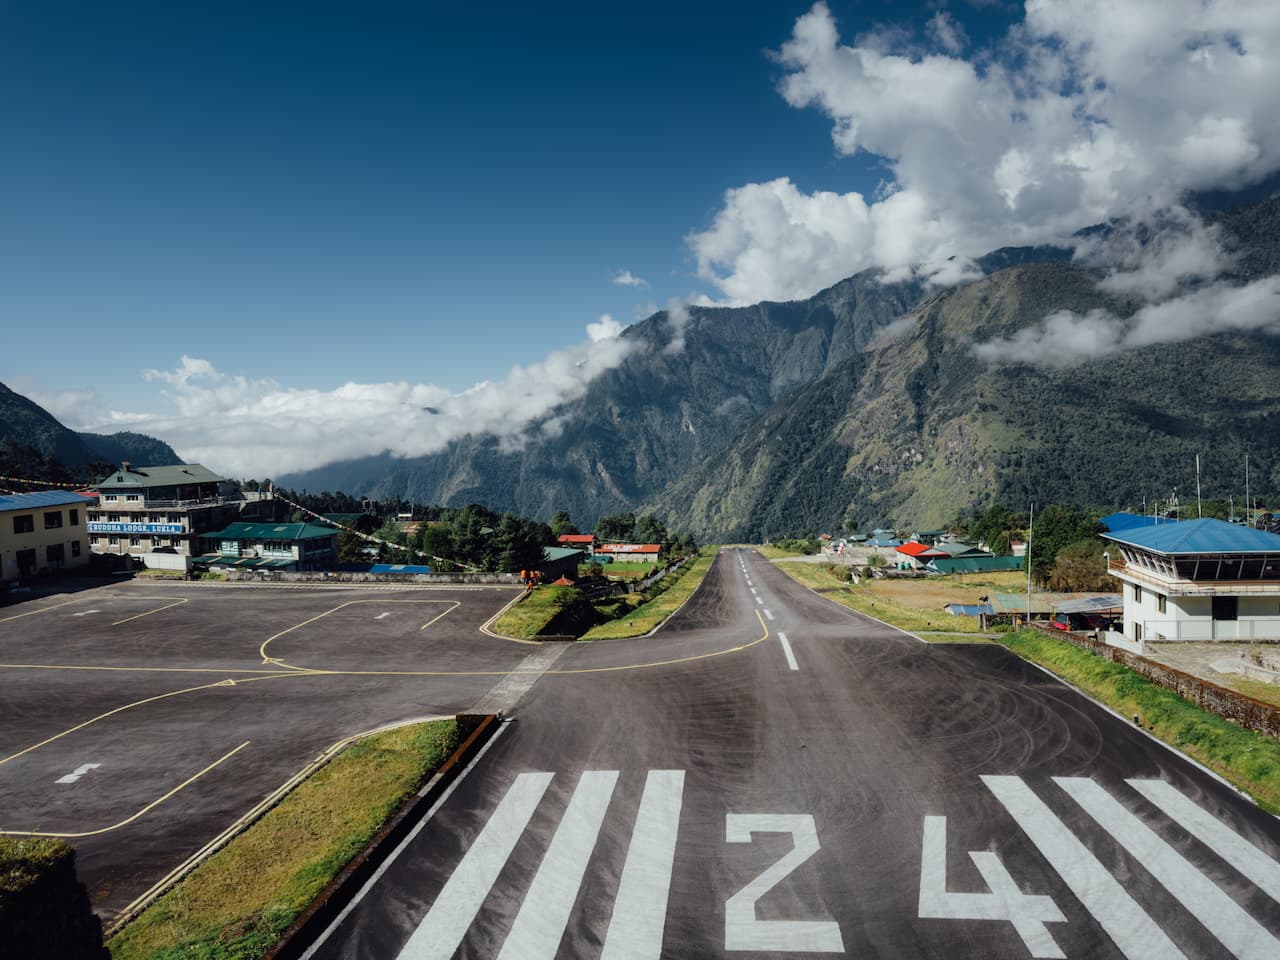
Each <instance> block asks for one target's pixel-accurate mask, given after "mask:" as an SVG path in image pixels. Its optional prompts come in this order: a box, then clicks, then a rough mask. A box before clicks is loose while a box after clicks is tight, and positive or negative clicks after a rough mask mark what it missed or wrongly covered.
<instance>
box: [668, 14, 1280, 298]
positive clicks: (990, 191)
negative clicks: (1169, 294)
mask: <svg viewBox="0 0 1280 960" xmlns="http://www.w3.org/2000/svg"><path fill="white" fill-rule="evenodd" d="M953 24H954V21H952V20H951V19H950V18H949V17H947V16H946V15H944V14H938V15H936V16H935V17H934V19H933V20H932V21H930V24H929V27H928V29H927V34H928V36H929V38H930V39H931V40H932V44H933V45H932V47H931V48H930V50H932V52H929V51H928V50H926V51H924V52H922V51H921V50H920V49H919V48H918V47H916V46H915V45H914V44H915V41H914V40H913V39H912V38H911V37H909V36H906V35H899V34H895V33H892V32H885V31H879V32H877V33H876V34H875V35H874V36H870V37H860V38H858V39H857V40H855V41H853V42H852V43H844V42H842V41H841V39H840V36H839V31H838V29H837V25H836V23H835V20H834V19H833V17H832V15H831V13H830V11H829V10H828V8H827V7H826V5H825V4H823V3H819V4H817V5H815V6H814V7H813V8H812V10H810V12H809V13H807V14H805V15H804V16H802V17H801V18H800V19H799V20H797V22H796V24H795V29H794V31H793V34H792V37H791V39H790V40H788V41H787V42H786V43H785V44H784V45H783V46H782V49H781V50H780V51H779V53H778V54H777V60H778V62H779V63H780V64H781V65H782V66H783V68H784V69H785V70H786V74H785V76H784V77H783V79H782V81H781V84H780V92H781V94H782V96H783V97H784V98H785V99H786V101H787V102H788V103H789V104H791V105H792V106H794V107H797V108H808V107H815V108H817V109H819V110H821V111H822V112H823V113H825V114H826V115H827V116H828V117H829V118H830V119H831V121H832V140H833V142H834V144H835V148H836V151H837V153H838V154H840V155H846V156H848V155H853V154H855V153H858V152H866V153H870V154H873V155H876V156H879V157H881V158H883V159H884V160H885V162H886V165H887V167H888V169H889V171H890V175H891V179H890V180H889V182H888V184H887V185H886V188H885V189H884V190H883V191H882V194H883V195H878V196H876V197H873V198H871V199H870V200H868V199H867V198H865V197H863V196H862V195H861V194H859V193H845V194H839V193H830V192H823V191H817V192H814V193H804V192H802V191H800V190H799V189H797V188H796V186H795V185H794V184H793V183H792V182H791V181H790V180H789V179H787V178H780V179H775V180H772V181H768V182H765V183H750V184H745V185H742V186H739V187H735V188H733V189H730V190H728V191H727V192H726V194H725V198H724V204H723V206H722V208H721V209H720V210H719V211H718V212H717V213H716V215H715V216H714V218H713V220H712V222H711V224H710V225H709V226H708V227H707V229H705V230H703V231H700V232H697V233H694V234H692V235H691V236H690V237H689V238H688V242H689V245H690V248H691V250H692V252H693V254H694V256H695V259H696V261H697V266H698V272H699V274H700V275H701V276H702V277H703V278H705V279H707V280H709V281H710V282H712V283H713V284H715V286H716V287H718V288H719V290H720V292H721V294H722V295H723V296H724V298H725V299H726V300H727V301H729V302H732V303H750V302H755V301H758V300H769V299H773V300H777V299H795V298H798V297H805V296H809V295H811V294H813V293H815V292H816V291H817V290H820V289H822V288H823V287H826V286H829V285H830V284H832V283H834V282H836V281H837V280H840V279H841V278H843V277H845V276H848V275H849V274H851V273H854V272H857V271H858V270H862V269H865V268H868V267H880V268H883V269H885V270H886V271H888V272H889V274H890V275H891V276H895V277H898V276H904V275H906V274H907V273H909V272H911V271H912V270H913V268H915V267H917V266H920V267H922V273H923V275H924V276H926V277H930V278H933V279H935V280H936V281H937V282H948V281H949V280H951V279H953V275H952V274H951V273H949V272H948V270H947V269H946V266H945V265H946V264H948V263H950V262H952V261H949V259H948V258H950V257H952V256H956V257H958V258H964V257H973V256H976V255H980V254H982V253H985V252H987V251H988V250H991V249H994V248H996V247H999V246H1004V245H1007V244H1033V243H1044V242H1052V241H1062V240H1063V239H1065V238H1067V237H1069V236H1070V235H1071V234H1072V233H1073V232H1074V231H1076V230H1078V229H1080V228H1081V227H1084V226H1088V225H1090V224H1094V223H1099V222H1102V221H1105V220H1107V219H1108V218H1111V217H1116V216H1125V215H1128V216H1134V217H1139V218H1141V217H1143V216H1146V215H1147V214H1148V213H1149V212H1150V211H1152V210H1156V209H1159V208H1162V207H1165V206H1168V205H1170V204H1173V203H1176V202H1177V201H1178V200H1179V198H1180V196H1181V195H1182V194H1183V193H1184V192H1185V191H1187V190H1192V189H1206V188H1231V187H1239V186H1244V185H1247V184H1249V183H1253V182H1256V181H1258V180H1259V179H1261V178H1262V177H1263V176H1265V175H1266V174H1267V173H1269V172H1271V171H1273V170H1275V169H1276V168H1277V167H1280V111H1277V110H1275V109H1274V106H1273V101H1274V91H1275V90H1277V89H1280V6H1277V5H1276V4H1274V3H1265V2H1255V0H1204V2H1202V0H1129V2H1126V3H1114V2H1110V0H1028V2H1027V4H1026V12H1025V17H1024V19H1023V21H1022V22H1020V23H1018V24H1015V25H1014V26H1013V27H1012V28H1011V30H1010V31H1009V33H1008V35H1007V36H1006V37H1004V38H1002V39H1001V40H1000V41H999V43H997V44H996V45H995V46H994V47H993V48H992V49H987V50H975V51H971V52H970V53H969V54H968V56H967V58H966V57H964V56H961V53H962V51H964V50H965V47H964V46H963V39H964V38H963V37H962V35H961V34H960V33H959V32H958V31H956V30H955V29H953Z"/></svg>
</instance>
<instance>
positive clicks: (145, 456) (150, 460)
mask: <svg viewBox="0 0 1280 960" xmlns="http://www.w3.org/2000/svg"><path fill="white" fill-rule="evenodd" d="M7 445H12V446H15V447H31V448H33V449H34V450H36V451H38V452H39V453H41V454H44V455H45V456H50V457H54V458H55V459H57V460H58V461H60V462H61V463H64V464H66V465H67V466H70V467H79V466H84V465H86V464H90V463H99V462H106V463H119V462H120V461H121V460H129V461H131V462H133V463H137V464H158V463H181V462H182V461H181V460H180V459H178V455H177V454H176V453H174V451H173V448H172V447H170V446H169V445H168V444H167V443H164V442H162V441H160V440H157V439H155V438H154V437H149V436H146V435H145V434H141V433H130V432H127V431H125V432H121V433H113V434H108V435H103V434H97V433H76V432H75V431H74V430H70V429H68V428H67V427H65V426H63V425H62V423H60V422H59V421H58V419H57V418H56V417H55V416H54V415H53V414H51V413H49V411H47V410H45V409H44V408H43V407H41V406H40V405H39V404H37V403H35V402H34V401H33V400H31V399H29V398H27V397H24V396H23V395H22V394H20V393H15V392H14V391H13V390H10V389H9V388H8V387H6V386H5V385H4V384H3V383H0V446H7Z"/></svg>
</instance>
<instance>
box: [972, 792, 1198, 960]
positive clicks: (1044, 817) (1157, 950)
mask: <svg viewBox="0 0 1280 960" xmlns="http://www.w3.org/2000/svg"><path fill="white" fill-rule="evenodd" d="M982 782H983V783H985V784H986V785H987V789H988V790H990V791H991V792H992V794H993V795H994V796H995V798H996V799H997V800H999V801H1000V803H1001V804H1002V805H1003V806H1004V808H1005V809H1006V810H1008V811H1009V815H1010V816H1011V817H1013V819H1014V820H1016V821H1017V822H1018V826H1020V827H1021V828H1022V829H1023V831H1024V832H1025V833H1026V835H1027V836H1028V837H1030V838H1031V842H1032V843H1033V844H1035V847H1036V849H1037V850H1039V851H1040V853H1041V854H1042V855H1043V856H1044V858H1045V859H1046V860H1048V861H1049V864H1050V866H1052V867H1053V869H1055V870H1057V871H1058V873H1059V875H1061V877H1062V879H1063V880H1064V881H1066V884H1067V886H1068V887H1070V888H1071V892H1072V893H1074V894H1075V895H1076V897H1077V898H1078V899H1079V900H1080V902H1081V903H1082V904H1084V907H1085V909H1086V910H1088V911H1089V912H1090V913H1091V914H1093V916H1094V919H1096V920H1097V921H1098V923H1100V924H1101V925H1102V929H1103V930H1105V931H1106V932H1107V935H1108V936H1110V937H1111V939H1112V940H1114V941H1115V944H1116V946H1117V947H1119V948H1120V952H1121V953H1123V954H1124V955H1125V956H1126V957H1127V958H1128V960H1172V958H1175V957H1183V958H1184V960H1185V956H1186V955H1185V954H1184V953H1183V952H1182V951H1181V950H1179V949H1178V948H1177V947H1176V946H1174V944H1173V941H1172V940H1170V939H1169V938H1168V936H1166V935H1165V932H1164V931H1163V930H1161V929H1160V928H1159V927H1158V926H1156V924H1155V921H1153V920H1152V919H1151V918H1150V917H1149V916H1147V914H1146V913H1145V912H1143V910H1142V908H1141V907H1139V906H1138V904H1137V903H1135V902H1134V900H1133V898H1132V897H1130V896H1129V894H1127V893H1125V891H1124V887H1122V886H1120V883H1119V881H1117V880H1116V878H1115V877H1113V876H1111V874H1109V873H1108V872H1107V870H1106V868H1105V867H1104V866H1103V865H1102V864H1101V863H1099V862H1098V859H1097V857H1095V856H1094V855H1093V854H1092V853H1090V852H1089V850H1088V848H1087V847H1086V846H1085V845H1084V844H1083V843H1081V842H1080V841H1079V840H1078V839H1077V838H1076V836H1075V834H1073V833H1072V832H1071V831H1070V830H1068V829H1067V827H1066V825H1065V824H1063V822H1062V821H1061V820H1059V819H1058V818H1057V817H1056V816H1055V815H1054V813H1053V811H1052V810H1050V809H1049V807H1048V806H1047V805H1046V804H1045V802H1044V801H1043V800H1041V799H1040V798H1039V797H1037V796H1036V795H1035V794H1034V793H1032V792H1031V788H1030V787H1028V786H1027V785H1026V784H1025V783H1023V782H1022V781H1021V780H1020V779H1018V778H1017V777H993V776H984V777H983V778H982Z"/></svg>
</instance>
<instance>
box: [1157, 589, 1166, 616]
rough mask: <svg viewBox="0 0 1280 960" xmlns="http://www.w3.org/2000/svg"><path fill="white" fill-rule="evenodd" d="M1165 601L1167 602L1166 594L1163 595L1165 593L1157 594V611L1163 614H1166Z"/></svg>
mask: <svg viewBox="0 0 1280 960" xmlns="http://www.w3.org/2000/svg"><path fill="white" fill-rule="evenodd" d="M1164 601H1165V596H1164V594H1163V593H1157V594H1156V609H1157V610H1159V611H1160V612H1161V613H1164Z"/></svg>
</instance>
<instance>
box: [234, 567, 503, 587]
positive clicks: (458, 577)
mask: <svg viewBox="0 0 1280 960" xmlns="http://www.w3.org/2000/svg"><path fill="white" fill-rule="evenodd" d="M227 578H228V579H229V580H233V581H239V582H244V583H421V584H468V583H488V584H499V585H501V586H509V587H519V586H523V584H522V583H521V582H520V576H519V574H515V573H350V572H346V571H341V570H306V571H292V570H253V569H248V568H246V569H238V570H237V569H232V570H229V571H227Z"/></svg>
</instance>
